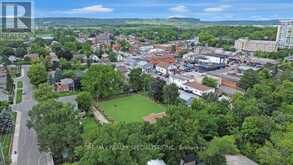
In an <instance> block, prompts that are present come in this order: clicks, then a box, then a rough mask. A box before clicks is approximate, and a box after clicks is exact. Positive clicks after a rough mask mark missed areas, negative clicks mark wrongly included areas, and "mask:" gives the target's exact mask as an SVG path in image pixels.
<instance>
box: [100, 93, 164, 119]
mask: <svg viewBox="0 0 293 165" xmlns="http://www.w3.org/2000/svg"><path fill="white" fill-rule="evenodd" d="M99 108H101V109H102V110H103V111H104V113H105V114H106V115H107V117H108V118H110V119H114V120H115V121H118V122H126V123H129V122H137V121H143V117H144V116H147V115H149V114H151V113H160V112H164V111H166V108H165V107H164V106H162V105H159V104H157V103H155V102H153V101H152V100H151V99H149V98H147V97H145V96H143V95H131V96H126V97H119V98H116V99H112V100H109V101H102V102H101V103H99Z"/></svg>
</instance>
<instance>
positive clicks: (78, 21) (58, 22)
mask: <svg viewBox="0 0 293 165" xmlns="http://www.w3.org/2000/svg"><path fill="white" fill-rule="evenodd" d="M278 23H279V21H278V20H267V21H251V20H245V21H237V20H235V21H201V20H200V19H197V18H179V17H172V18H169V19H139V18H117V19H114V18H110V19H98V18H78V17H73V18H72V17H56V18H55V17H50V18H36V19H35V25H37V26H39V27H42V26H76V27H77V26H98V25H127V24H145V25H175V26H176V25H180V26H182V25H186V26H197V25H277V24H278Z"/></svg>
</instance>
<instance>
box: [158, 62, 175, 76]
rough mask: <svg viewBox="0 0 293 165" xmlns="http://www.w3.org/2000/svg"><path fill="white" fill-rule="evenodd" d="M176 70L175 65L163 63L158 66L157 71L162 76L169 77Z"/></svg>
mask: <svg viewBox="0 0 293 165" xmlns="http://www.w3.org/2000/svg"><path fill="white" fill-rule="evenodd" d="M174 69H176V66H175V65H173V64H169V63H165V62H161V63H159V64H157V65H156V71H157V72H159V73H161V74H162V75H168V74H169V73H171V71H172V70H174Z"/></svg>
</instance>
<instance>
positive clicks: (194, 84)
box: [185, 81, 212, 91]
mask: <svg viewBox="0 0 293 165" xmlns="http://www.w3.org/2000/svg"><path fill="white" fill-rule="evenodd" d="M185 85H186V86H189V87H192V88H194V89H198V90H200V91H207V90H210V89H212V88H210V87H208V86H205V85H203V84H200V83H198V82H196V81H192V82H187V83H185Z"/></svg>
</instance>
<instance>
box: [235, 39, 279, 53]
mask: <svg viewBox="0 0 293 165" xmlns="http://www.w3.org/2000/svg"><path fill="white" fill-rule="evenodd" d="M234 48H235V49H236V50H240V51H248V52H257V51H261V52H276V51H277V50H278V49H277V42H276V41H263V40H249V39H247V38H240V39H238V40H236V41H235V44H234Z"/></svg>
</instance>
